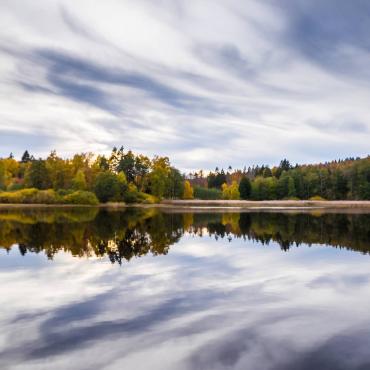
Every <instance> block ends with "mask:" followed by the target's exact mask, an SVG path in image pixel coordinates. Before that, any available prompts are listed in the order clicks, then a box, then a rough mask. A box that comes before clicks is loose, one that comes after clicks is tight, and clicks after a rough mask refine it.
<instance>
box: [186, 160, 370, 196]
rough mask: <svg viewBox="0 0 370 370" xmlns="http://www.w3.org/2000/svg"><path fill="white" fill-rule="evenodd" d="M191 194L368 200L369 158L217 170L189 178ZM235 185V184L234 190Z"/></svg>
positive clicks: (369, 193)
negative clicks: (192, 187) (211, 191)
mask: <svg viewBox="0 0 370 370" xmlns="http://www.w3.org/2000/svg"><path fill="white" fill-rule="evenodd" d="M189 179H190V182H191V184H192V185H193V186H194V187H195V194H201V195H202V196H203V198H204V199H207V194H206V193H207V191H206V192H205V194H203V193H202V191H199V190H198V189H199V188H208V190H209V189H214V191H213V195H215V194H216V193H217V198H212V199H221V198H223V199H251V200H274V199H312V198H313V199H318V200H319V199H327V200H346V199H350V200H366V199H370V157H367V158H362V159H361V158H356V159H354V158H348V159H345V160H338V161H333V162H327V163H320V164H315V165H295V166H292V165H291V164H290V162H289V161H288V160H286V159H284V160H282V161H281V162H280V164H279V166H276V167H272V168H270V167H269V166H256V167H249V168H248V169H247V168H244V169H243V170H234V171H232V169H231V167H229V169H228V170H227V171H224V170H223V169H221V170H219V169H218V168H216V169H215V171H213V172H210V173H209V174H208V175H207V176H204V175H203V171H200V172H195V173H192V174H190V175H189ZM236 184H239V186H238V189H236Z"/></svg>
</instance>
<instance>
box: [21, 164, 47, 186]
mask: <svg viewBox="0 0 370 370" xmlns="http://www.w3.org/2000/svg"><path fill="white" fill-rule="evenodd" d="M25 183H26V185H27V186H28V187H30V188H36V189H41V190H42V189H48V188H50V187H51V181H50V175H49V172H48V169H47V167H46V163H45V161H44V160H43V159H41V158H40V159H37V160H34V161H32V162H31V165H30V167H29V168H28V169H27V171H26V174H25Z"/></svg>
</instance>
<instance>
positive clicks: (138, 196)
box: [0, 147, 370, 205]
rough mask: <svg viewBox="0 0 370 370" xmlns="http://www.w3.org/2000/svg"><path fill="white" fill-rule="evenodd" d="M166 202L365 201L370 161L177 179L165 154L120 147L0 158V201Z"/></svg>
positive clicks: (368, 191)
mask: <svg viewBox="0 0 370 370" xmlns="http://www.w3.org/2000/svg"><path fill="white" fill-rule="evenodd" d="M163 198H167V199H168V198H170V199H176V198H177V199H178V198H183V199H193V198H197V199H210V200H213V199H226V200H227V199H250V200H274V199H317V200H320V199H327V200H346V199H348V200H367V199H370V157H367V158H362V159H361V158H356V159H354V158H348V159H345V160H338V161H332V162H327V163H320V164H315V165H295V166H292V165H291V163H290V162H289V161H288V160H286V159H284V160H282V161H281V162H280V164H279V165H278V166H275V167H271V168H270V167H269V166H253V167H249V168H246V167H245V168H244V169H243V170H240V169H237V170H233V169H232V168H231V167H229V168H228V169H227V170H226V171H225V170H224V169H221V170H220V169H219V168H217V167H216V169H215V171H211V172H208V173H207V174H205V172H203V171H202V170H201V171H198V172H194V173H190V174H187V175H185V174H181V173H180V171H179V170H178V169H176V168H175V167H173V166H172V165H171V163H170V161H169V159H168V158H167V157H159V156H155V157H154V158H152V159H150V158H148V157H147V156H144V155H141V154H139V155H138V154H135V153H133V152H132V151H131V150H128V151H125V150H124V148H123V147H121V148H119V149H118V148H113V150H112V152H111V154H110V155H109V156H104V155H98V156H96V155H94V154H92V153H81V154H76V155H74V156H73V157H72V158H67V159H64V158H61V157H60V156H58V155H57V153H56V152H55V151H52V152H51V153H50V155H49V156H48V157H47V158H44V159H43V158H34V157H33V156H32V155H30V154H29V153H28V151H25V152H24V154H23V156H22V158H21V159H20V160H16V159H15V158H14V157H13V156H12V155H10V156H9V157H8V158H0V203H51V204H53V203H70V204H91V205H93V204H97V203H99V202H102V203H104V202H126V203H140V202H144V203H155V202H157V201H159V200H160V199H163Z"/></svg>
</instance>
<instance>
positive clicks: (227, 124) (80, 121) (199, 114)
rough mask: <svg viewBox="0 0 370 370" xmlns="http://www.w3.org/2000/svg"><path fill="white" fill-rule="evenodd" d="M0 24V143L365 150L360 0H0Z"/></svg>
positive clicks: (365, 8) (365, 65)
mask: <svg viewBox="0 0 370 370" xmlns="http://www.w3.org/2000/svg"><path fill="white" fill-rule="evenodd" d="M0 25H1V27H0V156H8V155H9V153H10V152H13V153H14V154H15V156H16V157H17V156H18V157H19V156H20V155H21V154H22V153H23V152H24V150H25V149H28V150H29V151H30V152H31V154H33V155H35V156H45V155H47V154H48V153H49V152H50V151H51V150H53V149H55V150H56V151H57V152H58V153H59V154H60V155H61V156H63V157H68V156H71V155H72V154H73V153H76V152H88V151H93V152H95V153H99V154H104V153H109V152H110V150H111V148H112V147H113V146H121V145H123V146H124V148H125V149H132V150H133V151H135V152H138V153H143V154H146V155H148V156H150V157H152V156H154V155H166V156H169V157H170V160H171V162H172V163H173V164H174V165H175V166H177V167H179V168H180V169H181V170H183V171H190V170H193V169H200V168H202V169H214V168H215V167H216V166H218V167H228V166H229V165H231V166H233V168H236V167H239V168H242V167H244V165H246V166H249V165H252V164H270V165H275V164H278V163H279V161H280V159H282V158H288V159H289V160H290V161H291V162H292V163H317V162H323V161H327V160H331V159H338V158H345V157H348V156H355V157H356V156H366V155H368V154H369V153H370V150H369V138H370V135H369V129H370V120H369V118H370V109H369V102H370V69H369V61H370V2H369V1H367V0H353V1H348V0H325V1H322V0H305V1H303V0H279V1H277V0H275V1H274V0H265V1H260V0H257V1H253V0H209V1H208V0H186V1H184V0H183V1H179V0H156V1H152V0H131V1H128V0H105V1H95V2H91V1H88V0H62V1H56V0H38V1H21V0H2V1H1V3H0Z"/></svg>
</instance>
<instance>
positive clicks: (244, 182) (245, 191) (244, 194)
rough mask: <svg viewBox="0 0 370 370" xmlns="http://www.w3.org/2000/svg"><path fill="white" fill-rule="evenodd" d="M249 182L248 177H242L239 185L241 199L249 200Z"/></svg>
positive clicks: (250, 188) (250, 187)
mask: <svg viewBox="0 0 370 370" xmlns="http://www.w3.org/2000/svg"><path fill="white" fill-rule="evenodd" d="M251 190H252V186H251V182H250V180H249V179H248V177H246V176H243V177H242V179H241V180H240V183H239V193H240V198H241V199H250V196H251Z"/></svg>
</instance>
